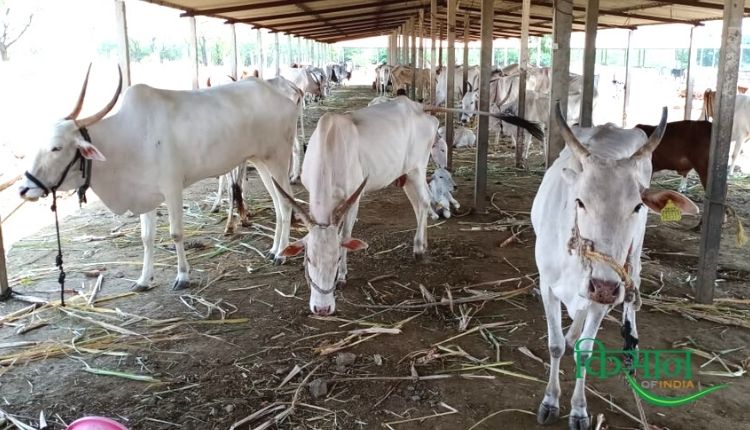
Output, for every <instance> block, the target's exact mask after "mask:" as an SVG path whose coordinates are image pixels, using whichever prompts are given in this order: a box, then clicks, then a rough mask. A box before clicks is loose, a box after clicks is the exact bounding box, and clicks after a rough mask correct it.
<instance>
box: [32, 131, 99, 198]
mask: <svg viewBox="0 0 750 430" xmlns="http://www.w3.org/2000/svg"><path fill="white" fill-rule="evenodd" d="M46 140H47V141H46V142H45V143H44V144H42V146H41V147H40V148H39V150H38V151H37V153H36V155H35V156H34V158H33V159H32V163H31V167H30V168H29V170H27V173H28V174H29V175H31V176H32V177H34V178H36V179H37V180H38V181H39V182H41V184H42V185H44V187H45V188H47V189H44V188H42V187H41V186H40V185H39V184H37V183H35V182H34V181H32V180H31V178H29V177H28V176H26V177H25V178H24V179H23V181H21V185H20V187H19V190H18V192H19V194H20V196H21V197H22V198H24V199H26V200H31V201H35V200H37V199H39V198H40V197H44V196H46V195H47V193H48V190H50V191H51V188H52V187H57V188H56V189H57V190H60V191H67V190H73V189H76V188H78V187H80V186H81V185H83V182H84V178H83V175H82V172H81V170H80V166H81V164H80V162H79V161H80V160H81V157H82V158H87V159H90V160H97V161H105V158H104V155H103V154H102V153H101V152H100V151H99V150H98V149H97V148H96V147H95V146H94V145H92V144H90V143H88V142H86V141H85V140H84V139H83V136H82V135H81V133H80V131H79V129H78V126H77V125H76V123H75V121H72V120H60V121H58V122H57V123H55V124H54V126H53V127H52V130H51V132H50V134H49V137H48V138H47V139H46ZM77 154H80V156H81V157H78V156H77ZM58 184H59V185H58Z"/></svg>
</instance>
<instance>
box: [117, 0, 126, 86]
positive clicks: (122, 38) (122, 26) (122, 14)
mask: <svg viewBox="0 0 750 430" xmlns="http://www.w3.org/2000/svg"><path fill="white" fill-rule="evenodd" d="M115 21H116V23H117V24H116V25H117V44H118V45H119V48H120V70H122V84H123V86H125V87H129V86H130V46H129V44H128V19H127V13H126V11H125V2H124V1H123V0H115Z"/></svg>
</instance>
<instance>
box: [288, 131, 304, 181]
mask: <svg viewBox="0 0 750 430" xmlns="http://www.w3.org/2000/svg"><path fill="white" fill-rule="evenodd" d="M303 153H304V149H303V148H302V141H300V140H299V138H298V137H295V138H294V146H293V147H292V174H291V175H290V177H289V181H290V183H292V184H298V183H299V179H300V178H299V177H300V174H301V173H302V155H303Z"/></svg>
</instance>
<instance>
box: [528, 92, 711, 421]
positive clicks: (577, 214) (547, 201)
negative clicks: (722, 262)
mask: <svg viewBox="0 0 750 430" xmlns="http://www.w3.org/2000/svg"><path fill="white" fill-rule="evenodd" d="M555 120H556V121H557V124H558V126H559V127H560V130H561V133H562V135H563V137H564V139H565V143H566V148H565V149H564V150H563V151H562V153H561V154H560V157H559V158H558V159H557V160H556V161H555V162H554V164H553V165H552V166H551V167H550V168H549V170H547V173H546V174H545V175H544V179H543V180H542V184H541V186H540V187H539V191H538V193H537V195H536V197H535V198H534V203H533V205H532V208H531V223H532V225H533V227H534V232H535V233H536V236H537V240H536V264H537V267H538V268H539V286H540V289H541V295H542V300H543V303H544V310H545V314H546V317H547V329H548V346H549V353H550V364H551V367H550V371H549V382H548V384H547V388H546V390H545V392H544V399H543V400H542V403H541V405H540V406H539V411H538V414H537V420H538V421H539V423H540V424H550V423H552V422H554V421H555V420H556V419H557V418H558V417H559V414H560V408H559V400H560V381H559V368H560V357H562V355H563V353H564V352H565V341H566V339H567V341H568V344H569V345H570V346H573V345H574V344H575V345H576V346H578V350H579V351H583V353H582V354H579V353H576V354H575V359H576V361H577V362H578V363H579V365H580V364H581V360H583V361H584V362H585V360H587V359H588V357H589V356H590V351H591V350H592V343H593V339H594V338H595V337H596V334H597V331H598V329H599V325H600V324H601V322H602V320H603V319H604V317H605V316H606V315H607V313H608V312H609V311H610V310H611V309H612V308H613V307H614V306H616V305H618V304H620V303H622V304H623V313H622V315H623V327H622V334H623V336H624V337H625V348H624V349H625V350H630V349H635V348H636V347H637V346H638V332H637V330H636V323H635V312H636V311H637V310H638V308H639V307H640V299H639V293H638V288H639V285H640V272H641V250H642V248H643V236H644V233H645V231H646V217H647V211H648V209H651V210H653V211H656V212H660V211H661V210H662V209H663V208H664V207H665V206H666V205H667V203H668V202H670V201H671V202H672V203H673V204H674V205H675V206H676V207H678V208H680V209H681V210H682V212H683V213H686V214H696V213H697V212H698V208H697V207H696V206H695V204H693V203H692V202H691V201H690V200H689V199H688V198H686V197H685V196H683V195H682V194H679V193H677V192H674V191H653V190H649V185H650V182H651V154H652V153H653V151H654V149H655V148H656V147H657V145H658V144H659V142H660V141H661V138H662V136H663V135H664V130H665V128H666V124H667V108H666V107H665V108H664V109H663V112H662V117H661V122H660V123H659V126H658V127H657V128H656V129H655V130H654V131H653V133H651V135H650V136H648V137H647V136H646V134H645V133H644V132H643V131H642V130H640V129H638V128H634V129H621V128H617V127H616V126H614V125H612V124H606V125H601V126H597V127H593V128H579V127H574V128H573V129H572V130H571V129H570V128H569V127H568V124H567V123H566V122H565V119H564V118H563V116H562V113H561V112H560V106H559V104H558V106H557V115H556V117H555ZM561 302H562V303H564V304H565V308H566V309H567V311H568V314H569V315H570V317H571V318H573V324H572V325H571V328H570V330H569V331H568V334H567V336H565V335H563V329H562V315H561V306H560V304H561ZM579 340H580V342H578V341H579ZM577 342H578V343H577ZM586 351H589V352H588V353H587V352H586ZM579 370H580V372H577V376H579V377H578V379H576V385H575V390H574V392H573V396H572V398H571V411H570V417H569V420H568V426H569V428H570V429H573V430H579V429H588V427H589V423H590V420H589V416H588V411H587V408H586V396H585V383H586V382H585V381H586V380H585V378H586V374H585V368H579Z"/></svg>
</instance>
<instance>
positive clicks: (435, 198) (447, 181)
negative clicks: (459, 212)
mask: <svg viewBox="0 0 750 430" xmlns="http://www.w3.org/2000/svg"><path fill="white" fill-rule="evenodd" d="M429 187H430V207H431V209H432V212H430V216H431V217H432V219H434V220H436V219H438V218H440V217H441V216H442V217H443V218H446V219H447V218H450V217H451V209H458V208H460V207H461V205H460V204H459V203H458V202H457V201H456V199H454V198H453V194H452V193H453V191H455V190H456V183H455V182H454V181H453V176H452V175H451V172H449V171H448V170H447V169H444V168H442V167H441V168H439V169H435V172H433V174H432V178H431V179H430V183H429Z"/></svg>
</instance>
